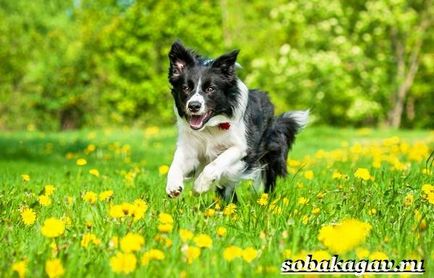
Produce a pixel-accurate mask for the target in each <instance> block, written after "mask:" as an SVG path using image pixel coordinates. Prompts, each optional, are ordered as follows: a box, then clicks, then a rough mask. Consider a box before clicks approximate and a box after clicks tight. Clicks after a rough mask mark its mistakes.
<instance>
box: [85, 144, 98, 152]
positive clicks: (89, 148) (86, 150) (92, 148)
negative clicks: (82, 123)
mask: <svg viewBox="0 0 434 278" xmlns="http://www.w3.org/2000/svg"><path fill="white" fill-rule="evenodd" d="M95 150H96V146H95V145H94V144H89V145H88V146H87V147H86V149H85V150H84V152H85V153H86V154H90V153H91V152H94V151H95Z"/></svg>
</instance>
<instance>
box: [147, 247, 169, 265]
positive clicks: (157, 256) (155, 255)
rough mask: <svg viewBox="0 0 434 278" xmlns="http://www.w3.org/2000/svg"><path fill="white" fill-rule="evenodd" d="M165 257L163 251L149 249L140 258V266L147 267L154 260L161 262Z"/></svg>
mask: <svg viewBox="0 0 434 278" xmlns="http://www.w3.org/2000/svg"><path fill="white" fill-rule="evenodd" d="M164 258H165V255H164V253H163V251H161V250H158V249H151V250H149V251H147V252H145V253H144V254H143V256H142V265H147V264H148V263H149V262H150V261H152V260H156V261H162V260H164Z"/></svg>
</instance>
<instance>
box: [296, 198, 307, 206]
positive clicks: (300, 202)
mask: <svg viewBox="0 0 434 278" xmlns="http://www.w3.org/2000/svg"><path fill="white" fill-rule="evenodd" d="M308 202H309V199H307V198H304V197H300V198H298V200H297V204H299V205H301V206H304V205H306V204H307V203H308Z"/></svg>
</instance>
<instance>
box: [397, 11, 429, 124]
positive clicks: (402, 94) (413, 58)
mask: <svg viewBox="0 0 434 278" xmlns="http://www.w3.org/2000/svg"><path fill="white" fill-rule="evenodd" d="M425 15H426V14H425ZM429 23H430V22H429V20H428V18H427V17H426V16H425V17H424V19H422V21H421V24H420V26H419V30H417V31H418V32H420V37H419V39H418V40H417V41H416V42H415V45H414V47H413V49H412V51H411V53H410V57H409V59H408V60H409V62H408V66H407V65H406V63H405V60H406V59H405V51H404V47H403V43H402V40H403V39H402V38H400V36H399V34H398V31H397V29H396V28H392V41H393V45H394V48H395V55H396V60H397V67H398V69H397V80H398V89H397V91H396V93H395V94H394V96H393V97H392V109H391V110H390V111H389V113H388V125H389V126H390V127H393V128H399V127H400V126H401V119H402V112H403V111H404V104H405V100H406V97H407V93H408V91H409V90H410V88H411V86H412V85H413V82H414V77H415V75H416V73H417V70H418V68H419V53H420V50H421V48H422V43H423V40H424V35H425V30H426V28H427V27H428V25H429ZM407 69H408V70H407Z"/></svg>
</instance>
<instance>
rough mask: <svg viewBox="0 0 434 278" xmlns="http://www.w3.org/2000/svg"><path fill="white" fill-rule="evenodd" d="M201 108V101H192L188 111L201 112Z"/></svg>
mask: <svg viewBox="0 0 434 278" xmlns="http://www.w3.org/2000/svg"><path fill="white" fill-rule="evenodd" d="M200 107H201V103H200V102H199V101H190V102H189V103H188V110H190V112H193V113H194V112H197V111H199V110H200Z"/></svg>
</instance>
